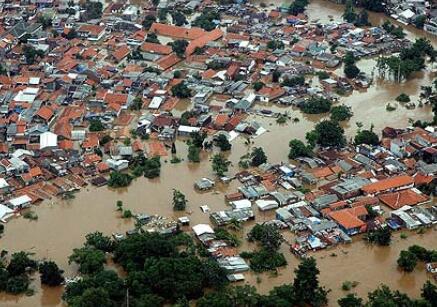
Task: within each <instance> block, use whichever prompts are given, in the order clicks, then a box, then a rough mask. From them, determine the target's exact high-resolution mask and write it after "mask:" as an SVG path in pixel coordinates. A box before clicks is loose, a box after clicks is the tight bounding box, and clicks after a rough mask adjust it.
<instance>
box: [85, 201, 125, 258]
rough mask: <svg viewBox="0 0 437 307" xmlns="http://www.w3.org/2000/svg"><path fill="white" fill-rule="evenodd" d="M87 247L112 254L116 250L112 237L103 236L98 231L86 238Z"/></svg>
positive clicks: (120, 206) (121, 205)
mask: <svg viewBox="0 0 437 307" xmlns="http://www.w3.org/2000/svg"><path fill="white" fill-rule="evenodd" d="M117 207H119V208H122V207H123V203H121V204H120V205H119V204H118V202H117ZM85 239H86V242H85V245H86V246H91V247H94V248H96V249H98V250H101V251H102V252H107V253H109V252H112V251H113V250H114V242H113V241H112V240H111V238H110V237H108V236H105V235H103V233H101V232H99V231H96V232H93V233H89V234H87V235H86V236H85Z"/></svg>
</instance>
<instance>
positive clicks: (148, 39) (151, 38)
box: [146, 32, 160, 44]
mask: <svg viewBox="0 0 437 307" xmlns="http://www.w3.org/2000/svg"><path fill="white" fill-rule="evenodd" d="M146 42H148V43H154V44H160V41H159V39H158V36H157V35H156V34H155V33H153V32H150V33H148V34H147V37H146Z"/></svg>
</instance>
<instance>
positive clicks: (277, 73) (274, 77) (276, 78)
mask: <svg viewBox="0 0 437 307" xmlns="http://www.w3.org/2000/svg"><path fill="white" fill-rule="evenodd" d="M280 77H281V72H280V71H278V70H274V71H273V73H272V82H273V83H278V82H279V78H280Z"/></svg>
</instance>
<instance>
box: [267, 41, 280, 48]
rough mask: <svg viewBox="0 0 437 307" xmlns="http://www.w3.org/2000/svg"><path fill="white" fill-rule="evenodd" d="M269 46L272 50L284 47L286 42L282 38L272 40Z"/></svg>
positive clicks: (268, 43)
mask: <svg viewBox="0 0 437 307" xmlns="http://www.w3.org/2000/svg"><path fill="white" fill-rule="evenodd" d="M267 48H269V49H271V50H276V49H284V43H283V42H282V41H280V40H270V41H268V42H267Z"/></svg>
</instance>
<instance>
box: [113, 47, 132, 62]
mask: <svg viewBox="0 0 437 307" xmlns="http://www.w3.org/2000/svg"><path fill="white" fill-rule="evenodd" d="M129 53H130V49H129V47H128V46H127V45H123V46H121V47H118V48H117V49H116V50H115V52H113V53H112V56H113V57H114V58H115V59H116V60H117V61H118V62H119V61H121V60H123V59H124V58H125V57H127V56H128V54H129Z"/></svg>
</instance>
